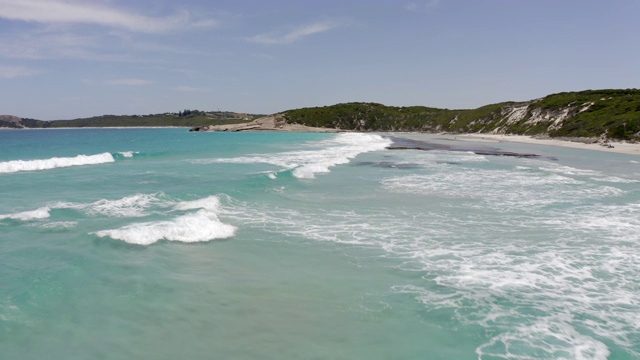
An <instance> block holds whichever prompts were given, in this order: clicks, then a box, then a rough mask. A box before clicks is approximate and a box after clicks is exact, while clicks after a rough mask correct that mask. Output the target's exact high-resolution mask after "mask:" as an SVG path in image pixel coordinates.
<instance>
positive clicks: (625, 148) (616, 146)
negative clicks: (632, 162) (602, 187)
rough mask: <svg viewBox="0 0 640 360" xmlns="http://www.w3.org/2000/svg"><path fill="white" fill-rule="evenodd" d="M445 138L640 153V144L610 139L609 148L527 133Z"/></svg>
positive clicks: (476, 134)
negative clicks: (537, 136) (533, 135)
mask: <svg viewBox="0 0 640 360" xmlns="http://www.w3.org/2000/svg"><path fill="white" fill-rule="evenodd" d="M445 136H446V137H443V139H446V140H453V141H472V142H489V143H500V142H512V143H523V144H534V145H535V144H537V145H549V146H559V147H565V148H572V149H581V150H594V151H604V152H611V153H618V154H628V155H640V144H631V143H626V142H619V141H609V144H611V145H612V146H613V147H612V148H609V147H606V146H602V145H600V144H598V143H582V142H576V141H568V140H557V139H551V138H549V139H539V138H534V137H531V136H526V135H503V134H478V133H475V134H460V135H452V134H447V135H445Z"/></svg>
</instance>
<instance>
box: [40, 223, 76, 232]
mask: <svg viewBox="0 0 640 360" xmlns="http://www.w3.org/2000/svg"><path fill="white" fill-rule="evenodd" d="M76 226H78V222H77V221H55V222H50V223H45V224H42V225H40V227H42V228H44V229H58V230H60V229H70V228H74V227H76Z"/></svg>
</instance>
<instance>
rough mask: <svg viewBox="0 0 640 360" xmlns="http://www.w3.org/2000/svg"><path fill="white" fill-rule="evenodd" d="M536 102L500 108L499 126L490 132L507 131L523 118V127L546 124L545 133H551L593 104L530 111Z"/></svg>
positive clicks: (499, 132)
mask: <svg viewBox="0 0 640 360" xmlns="http://www.w3.org/2000/svg"><path fill="white" fill-rule="evenodd" d="M537 101H538V100H533V101H531V102H526V103H518V104H513V105H509V106H505V107H503V108H502V111H501V115H502V119H501V121H500V124H499V126H497V127H496V128H495V129H494V130H493V131H492V132H493V133H497V134H501V133H505V132H507V131H508V128H509V127H510V126H511V125H514V124H517V123H520V122H521V121H523V120H524V119H525V118H527V117H528V118H527V120H526V121H525V122H524V124H525V125H528V126H535V125H538V124H540V123H543V124H548V125H547V131H553V130H556V129H559V128H560V127H562V124H563V123H564V121H565V120H566V119H568V118H570V117H572V116H575V115H576V114H579V113H581V112H583V111H587V110H589V108H590V107H591V106H592V105H593V102H587V103H584V104H570V105H567V106H564V107H561V108H558V109H553V110H548V109H542V108H534V109H531V107H532V105H534V104H535V103H536V102H537Z"/></svg>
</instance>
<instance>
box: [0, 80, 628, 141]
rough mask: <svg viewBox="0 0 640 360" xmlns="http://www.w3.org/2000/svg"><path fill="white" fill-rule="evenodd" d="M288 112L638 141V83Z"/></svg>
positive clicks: (376, 124)
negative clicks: (460, 103)
mask: <svg viewBox="0 0 640 360" xmlns="http://www.w3.org/2000/svg"><path fill="white" fill-rule="evenodd" d="M283 116H284V119H285V120H286V122H287V123H288V124H300V125H305V126H311V127H324V128H337V129H343V130H356V131H423V132H451V133H498V134H519V135H540V136H551V137H607V138H611V139H617V140H630V141H640V90H638V89H626V90H587V91H580V92H564V93H559V94H553V95H549V96H546V97H544V98H541V99H535V100H530V101H525V102H503V103H498V104H492V105H486V106H483V107H479V108H477V109H467V110H450V109H438V108H432V107H425V106H409V107H396V106H385V105H382V104H377V103H346V104H337V105H332V106H323V107H312V108H302V109H295V110H288V111H285V112H284V113H283ZM258 117H260V115H251V114H240V113H232V112H220V111H218V112H204V111H198V110H189V109H186V110H183V111H179V112H177V113H165V114H151V115H126V116H117V115H103V116H96V117H91V118H84V119H74V120H55V121H41V120H34V119H21V118H18V117H15V116H8V115H2V116H0V127H13V128H58V127H132V126H183V127H196V126H199V127H201V126H210V125H230V124H239V123H247V122H249V121H251V120H254V119H256V118H258Z"/></svg>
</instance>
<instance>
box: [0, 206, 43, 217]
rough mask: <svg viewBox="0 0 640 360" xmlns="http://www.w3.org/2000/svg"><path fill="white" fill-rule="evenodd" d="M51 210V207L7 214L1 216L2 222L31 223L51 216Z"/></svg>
mask: <svg viewBox="0 0 640 360" xmlns="http://www.w3.org/2000/svg"><path fill="white" fill-rule="evenodd" d="M50 211H51V209H50V208H49V207H46V206H45V207H41V208H38V209H36V210H32V211H24V212H19V213H15V214H7V215H0V220H3V219H12V220H20V221H30V220H39V219H46V218H48V217H49V216H51V215H50Z"/></svg>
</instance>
